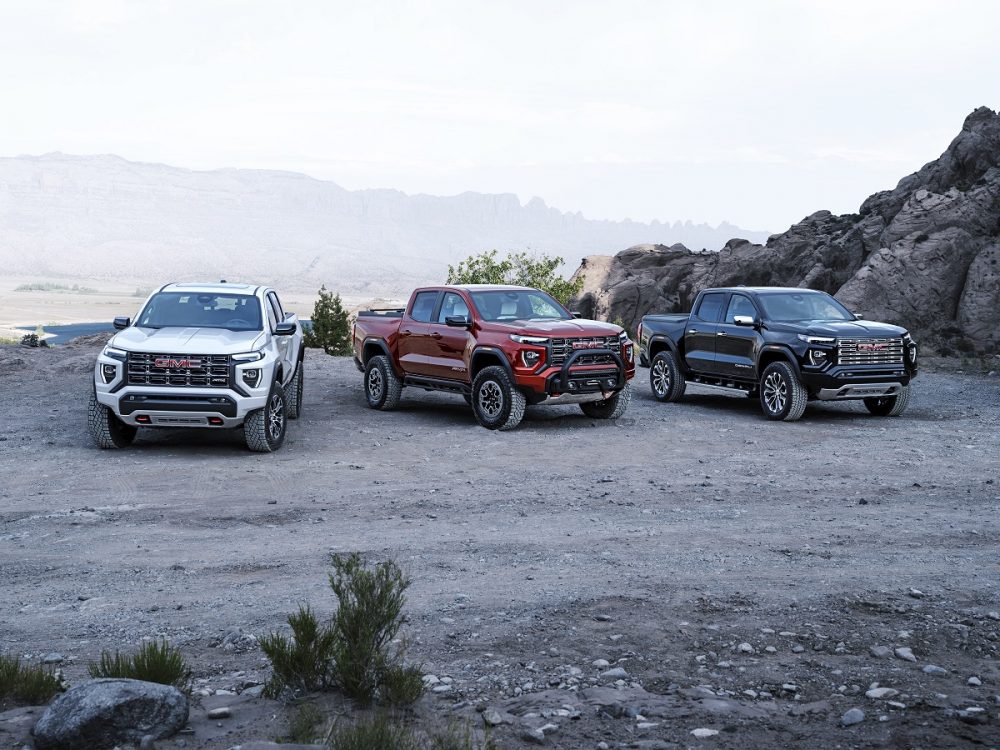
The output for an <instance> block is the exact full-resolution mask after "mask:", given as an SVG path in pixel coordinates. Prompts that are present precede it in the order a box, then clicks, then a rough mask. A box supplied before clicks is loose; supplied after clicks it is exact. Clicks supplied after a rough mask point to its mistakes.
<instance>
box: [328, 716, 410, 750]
mask: <svg viewBox="0 0 1000 750" xmlns="http://www.w3.org/2000/svg"><path fill="white" fill-rule="evenodd" d="M326 741H327V744H328V745H329V746H330V748H331V750H421V748H420V743H419V742H418V741H417V738H416V737H415V736H414V734H413V732H411V731H410V730H409V729H408V728H407V727H406V725H404V724H402V723H400V722H398V721H396V720H394V719H392V718H390V717H389V716H387V715H385V714H376V715H374V716H372V717H370V718H367V719H359V720H358V721H355V722H352V723H350V724H335V725H334V727H333V728H332V729H331V730H330V732H329V733H328V734H327V739H326Z"/></svg>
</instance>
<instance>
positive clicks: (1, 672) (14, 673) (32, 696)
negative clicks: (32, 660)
mask: <svg viewBox="0 0 1000 750" xmlns="http://www.w3.org/2000/svg"><path fill="white" fill-rule="evenodd" d="M62 689H63V687H62V683H61V682H60V681H59V678H58V677H56V676H55V675H54V674H52V673H51V672H50V671H48V670H47V669H45V668H44V667H42V666H41V665H39V664H22V663H21V659H20V658H19V657H16V656H7V655H5V654H0V708H3V707H4V706H5V705H7V703H21V704H24V705H31V706H37V705H40V704H42V703H48V702H49V701H50V700H51V699H52V696H53V695H55V694H56V693H58V692H60V691H61V690H62Z"/></svg>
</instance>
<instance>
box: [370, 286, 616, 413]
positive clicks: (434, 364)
mask: <svg viewBox="0 0 1000 750" xmlns="http://www.w3.org/2000/svg"><path fill="white" fill-rule="evenodd" d="M353 341H354V362H355V364H356V365H357V367H358V369H359V370H360V371H361V372H363V373H364V376H365V378H364V387H365V397H366V398H367V400H368V405H369V406H370V407H372V408H373V409H382V410H387V409H392V408H394V407H395V406H396V405H397V404H398V403H399V398H400V393H401V391H402V389H403V387H404V386H416V387H418V388H423V389H424V390H428V391H448V392H451V393H456V394H461V395H462V396H464V397H465V400H466V402H467V403H469V404H470V405H471V406H472V410H473V412H474V413H475V415H476V420H477V421H478V422H479V424H481V425H482V426H483V427H486V428H488V429H491V430H510V429H513V428H514V427H516V426H517V425H518V424H519V423H520V421H521V418H522V417H523V416H524V410H525V408H526V407H527V406H528V405H529V404H532V405H535V404H568V403H569V404H579V405H580V408H581V409H582V410H583V413H584V414H586V415H587V416H589V417H594V418H598V419H615V418H617V417H620V416H621V415H622V414H624V413H625V409H626V408H628V403H629V400H630V399H631V397H632V390H631V386H630V384H629V380H631V379H632V377H633V376H634V375H635V357H634V352H633V347H632V342H631V341H630V340H629V337H628V334H626V333H625V331H624V330H623V329H622V328H621V327H620V326H616V325H612V324H610V323H601V322H598V321H596V320H580V319H579V318H577V317H576V316H575V315H574V314H573V313H570V312H569V311H568V310H566V308H565V307H563V306H562V305H561V304H559V303H558V302H557V301H556V300H555V299H553V298H552V297H551V296H550V295H548V294H546V293H545V292H543V291H540V290H538V289H530V288H527V287H519V286H502V285H479V284H469V285H464V286H440V287H425V288H422V289H417V290H416V291H414V292H413V295H412V296H411V297H410V301H409V303H408V304H407V306H406V307H405V308H400V309H392V310H384V309H383V310H367V311H362V312H361V313H359V314H358V318H357V320H356V321H355V323H354V330H353Z"/></svg>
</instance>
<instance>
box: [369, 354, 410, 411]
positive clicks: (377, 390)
mask: <svg viewBox="0 0 1000 750" xmlns="http://www.w3.org/2000/svg"><path fill="white" fill-rule="evenodd" d="M402 392H403V381H402V380H400V379H399V376H398V375H397V374H396V371H395V370H393V369H392V364H391V363H390V362H389V358H388V357H386V356H385V355H384V354H379V355H378V356H377V357H372V358H371V359H370V360H368V365H367V366H366V367H365V398H366V399H367V400H368V405H369V406H370V407H371V408H373V409H381V410H382V411H389V410H390V409H395V408H396V406H397V405H398V404H399V397H400V395H401V394H402Z"/></svg>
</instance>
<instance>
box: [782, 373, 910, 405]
mask: <svg viewBox="0 0 1000 750" xmlns="http://www.w3.org/2000/svg"><path fill="white" fill-rule="evenodd" d="M916 374H917V372H916V369H915V368H910V367H907V366H905V365H904V366H899V365H892V366H888V367H886V366H875V367H859V366H857V365H835V366H831V367H827V368H826V369H825V370H823V371H822V372H811V371H810V370H809V368H807V367H804V368H802V382H803V383H805V385H806V388H807V389H808V390H809V395H810V396H812V398H815V399H818V400H820V401H851V400H856V399H862V398H880V397H887V396H895V395H897V394H898V393H899V392H900V391H902V389H903V388H904V387H905V386H908V385H909V384H910V380H912V379H913V378H914V377H916Z"/></svg>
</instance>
